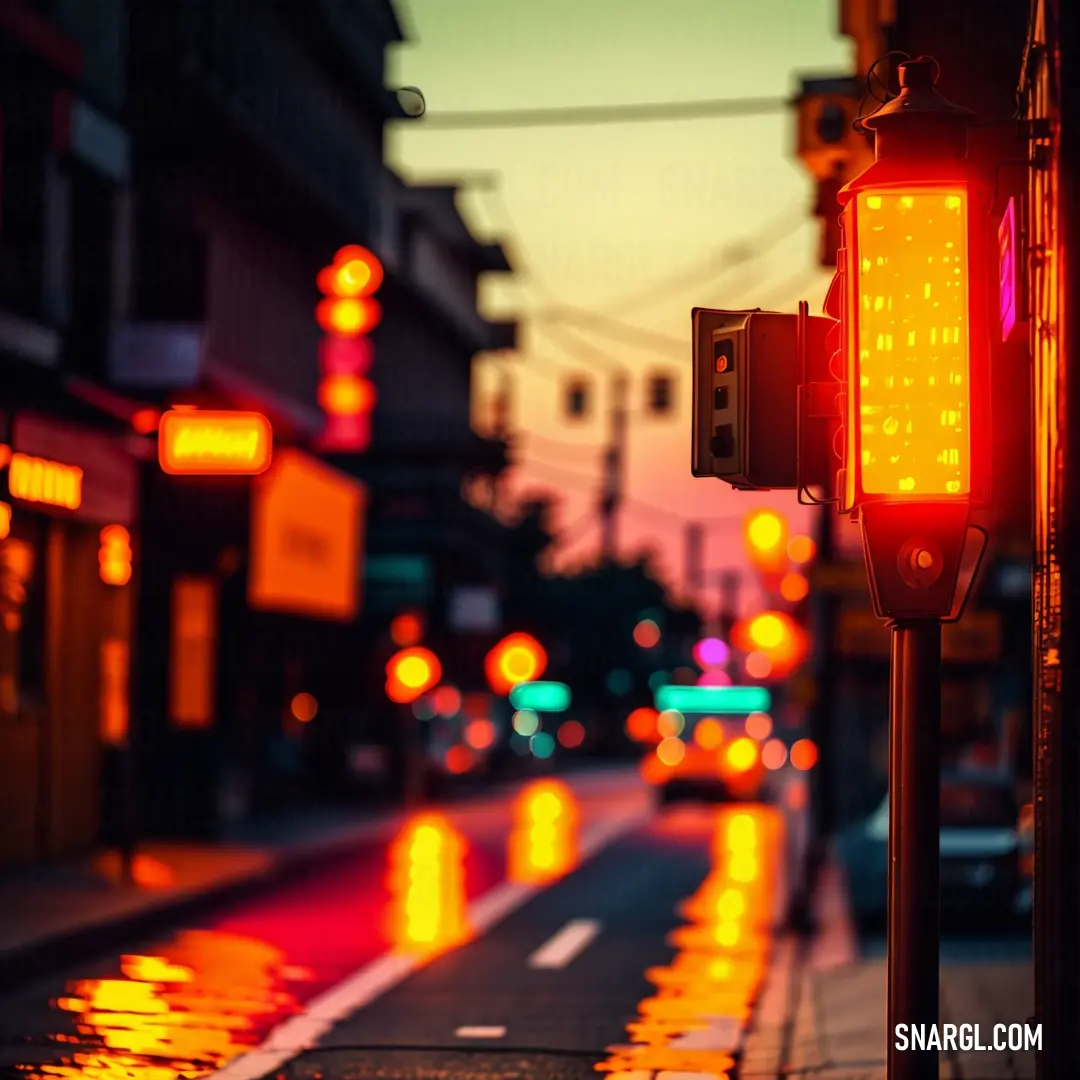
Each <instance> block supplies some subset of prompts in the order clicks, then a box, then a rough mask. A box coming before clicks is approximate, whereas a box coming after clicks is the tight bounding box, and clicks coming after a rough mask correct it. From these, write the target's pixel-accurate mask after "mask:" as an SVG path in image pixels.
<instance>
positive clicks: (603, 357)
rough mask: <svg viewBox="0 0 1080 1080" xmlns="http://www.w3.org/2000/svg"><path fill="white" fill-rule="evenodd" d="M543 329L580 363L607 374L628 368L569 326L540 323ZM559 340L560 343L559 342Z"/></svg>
mask: <svg viewBox="0 0 1080 1080" xmlns="http://www.w3.org/2000/svg"><path fill="white" fill-rule="evenodd" d="M540 329H541V330H543V331H544V332H545V333H546V334H547V335H548V337H549V338H551V339H552V341H553V342H554V343H555V344H557V345H558V346H559V348H560V349H562V350H563V352H566V353H569V354H570V355H571V356H573V357H575V358H576V359H577V360H578V361H579V362H580V363H582V364H585V365H586V366H589V367H593V368H597V369H598V370H600V371H603V372H605V373H606V374H608V375H611V374H625V373H626V372H627V371H628V368H627V366H626V365H625V364H623V363H620V362H619V361H618V360H615V359H613V358H612V357H610V356H608V355H607V353H606V352H604V350H603V349H598V348H597V347H596V346H595V345H594V344H593V343H592V342H591V341H589V340H588V339H587V338H583V337H582V336H581V335H580V333H578V332H577V331H575V330H572V329H571V328H570V327H569V326H563V325H562V324H561V323H541V324H540ZM560 342H561V343H560Z"/></svg>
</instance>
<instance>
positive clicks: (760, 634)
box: [750, 615, 786, 649]
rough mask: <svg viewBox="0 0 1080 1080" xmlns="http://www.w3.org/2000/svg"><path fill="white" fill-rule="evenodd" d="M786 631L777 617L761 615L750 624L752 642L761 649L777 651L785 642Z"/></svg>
mask: <svg viewBox="0 0 1080 1080" xmlns="http://www.w3.org/2000/svg"><path fill="white" fill-rule="evenodd" d="M785 631H786V627H785V626H784V624H783V622H782V621H781V620H780V619H779V618H778V617H777V616H776V615H759V616H758V617H757V618H756V619H754V620H753V622H751V623H750V640H751V641H752V642H753V643H754V644H755V645H756V646H757V647H758V648H759V649H775V648H776V647H777V646H778V645H779V644H781V642H783V640H784V633H785Z"/></svg>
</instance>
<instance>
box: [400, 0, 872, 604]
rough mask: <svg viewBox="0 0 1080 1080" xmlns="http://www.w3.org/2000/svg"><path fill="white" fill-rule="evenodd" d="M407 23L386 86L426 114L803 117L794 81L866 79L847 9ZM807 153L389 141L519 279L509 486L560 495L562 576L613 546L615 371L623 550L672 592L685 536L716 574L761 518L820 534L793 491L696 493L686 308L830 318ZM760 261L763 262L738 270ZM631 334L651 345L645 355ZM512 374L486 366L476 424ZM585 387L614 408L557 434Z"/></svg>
mask: <svg viewBox="0 0 1080 1080" xmlns="http://www.w3.org/2000/svg"><path fill="white" fill-rule="evenodd" d="M397 8H398V11H399V13H400V17H401V19H402V23H403V25H404V27H405V30H406V34H407V36H408V38H409V42H408V44H406V45H404V46H403V47H401V48H399V49H396V50H394V51H392V53H391V55H390V58H389V65H390V67H389V78H390V80H391V85H415V86H418V87H420V88H421V89H422V90H423V92H424V94H425V96H426V99H427V106H428V112H429V115H434V114H436V113H438V112H439V111H448V112H459V111H464V110H485V111H487V110H499V109H537V108H552V107H560V106H583V105H629V104H639V103H645V102H671V101H686V100H699V99H717V98H777V99H787V98H790V97H791V96H793V94H794V92H795V90H796V88H797V85H798V78H797V77H798V75H808V74H818V75H830V74H846V73H848V72H850V70H851V68H852V59H851V48H850V47H849V45H848V43H847V41H846V39H842V38H840V37H839V36H838V34H837V33H836V23H837V8H838V3H837V0H753V2H752V3H751V2H747V0H664V2H662V3H660V2H657V0H516V2H513V3H508V2H506V0H454V2H453V3H447V2H446V0H398V4H397ZM793 140H794V119H793V115H792V113H791V112H790V111H778V112H777V113H775V114H771V115H764V116H762V115H758V116H748V117H736V118H726V117H722V118H709V119H693V120H679V121H670V120H667V121H659V122H638V123H620V124H607V125H602V126H601V125H595V126H580V127H553V128H546V127H522V128H516V129H506V128H500V129H490V130H467V131H459V130H446V131H441V130H438V129H435V128H430V129H425V128H424V125H423V122H422V121H421V122H420V123H417V124H411V125H410V124H408V123H402V124H397V125H394V126H393V127H392V129H391V130H390V132H389V135H388V157H389V160H390V163H391V164H392V165H393V166H394V167H396V168H398V170H399V171H400V172H401V173H402V174H403V175H404V176H406V177H407V178H408V179H411V180H439V181H446V180H452V179H454V178H456V177H464V178H469V179H471V180H472V184H471V186H470V188H469V190H467V191H466V193H465V194H464V195H463V196H462V198H461V207H462V210H463V212H464V214H465V215H466V218H467V220H468V221H469V222H470V224H471V225H472V226H473V228H474V230H475V231H476V232H477V233H478V234H479V235H481V236H484V237H492V238H497V239H501V240H502V241H503V242H504V243H505V245H506V247H507V249H508V252H509V255H510V259H511V262H512V264H513V265H514V267H515V274H514V276H513V278H512V279H510V280H503V281H499V280H496V279H495V278H492V279H491V280H489V281H486V282H485V283H484V288H483V292H482V307H483V309H484V311H485V313H486V314H488V315H489V316H491V317H507V316H516V317H518V318H519V319H520V320H521V322H522V329H521V335H520V351H519V353H518V354H517V355H516V356H515V357H514V358H512V360H511V361H510V364H509V367H510V369H511V370H512V371H513V372H514V373H515V401H514V407H513V422H514V425H515V428H516V430H517V432H518V433H519V436H520V438H519V441H518V454H519V458H520V461H521V464H520V467H519V468H518V469H516V471H515V476H514V480H513V483H512V488H513V490H515V491H519V492H520V491H523V490H535V489H545V488H546V489H555V490H557V491H558V492H559V493H560V494H561V495H562V496H563V502H562V507H561V511H560V520H559V524H560V526H563V527H566V528H568V529H569V530H570V535H571V537H572V538H576V539H572V540H571V541H570V542H568V543H567V544H566V546H565V549H564V550H563V551H562V557H563V559H564V560H566V561H567V562H569V563H574V562H578V561H582V560H584V559H587V558H588V557H589V556H590V555H592V554H593V553H595V551H596V548H597V544H598V540H599V528H598V527H597V526H596V524H593V523H591V522H590V520H589V515H590V514H591V513H592V510H593V507H594V506H595V502H596V499H597V492H598V490H599V487H600V480H601V452H602V446H603V442H604V440H605V438H606V436H607V417H606V413H607V408H608V403H609V400H610V395H609V394H608V393H607V392H606V391H607V385H608V381H609V379H610V372H611V371H612V370H613V369H614V367H615V366H616V365H624V366H625V368H627V369H628V370H629V372H630V377H631V398H630V404H631V425H630V436H629V453H628V461H627V496H628V501H627V504H626V506H625V508H624V511H623V515H622V523H621V528H620V549H621V553H622V554H624V555H630V554H633V553H634V552H636V551H638V550H641V549H642V548H647V547H651V548H656V549H657V550H658V552H659V556H660V561H661V565H662V567H663V569H664V571H665V573H666V574H667V575H668V576H669V578H670V579H671V580H672V581H673V582H678V581H679V580H680V578H681V574H682V561H683V560H682V551H683V530H684V524H685V522H687V521H691V520H702V521H705V522H706V523H707V524H708V526H709V531H708V541H707V548H706V565H707V566H708V567H709V568H710V569H717V570H719V569H721V568H725V567H729V566H741V565H743V561H744V560H743V552H742V538H741V522H742V519H743V517H744V516H745V514H746V513H747V511H748V509H750V508H752V507H753V506H755V505H758V504H760V503H769V504H771V505H775V506H776V507H778V508H781V509H783V510H784V511H785V512H787V513H788V514H789V517H790V520H791V521H792V525H793V528H795V529H800V528H803V529H805V528H808V527H809V517H808V513H809V511H807V510H806V509H803V508H801V507H799V506H798V505H797V504H796V503H795V499H794V496H793V495H792V496H788V495H786V494H784V493H774V494H772V495H760V496H758V495H751V494H740V493H735V492H732V491H731V490H730V489H729V488H728V487H727V486H726V485H724V484H722V483H721V482H720V481H716V480H695V479H693V478H692V477H691V476H690V383H689V374H690V357H691V351H690V333H689V331H690V309H691V308H692V307H693V306H695V305H698V306H709V307H723V308H740V307H752V306H758V305H760V306H762V307H768V308H773V309H776V310H792V311H793V310H794V309H795V305H796V303H797V301H798V300H799V299H806V300H809V301H810V304H811V310H812V311H816V310H819V309H820V306H821V302H822V299H823V298H824V294H825V288H826V286H827V284H828V279H829V275H828V273H827V272H824V271H821V270H819V269H817V267H816V256H817V243H818V233H817V225H816V222H814V220H813V219H812V218H811V216H810V213H809V207H810V206H811V205H812V201H813V192H812V190H811V184H810V182H809V179H808V177H807V175H806V173H805V172H804V171H803V169H802V167H801V166H800V165H799V163H798V162H797V161H796V160H795V158H794V155H793V152H792V147H793ZM492 174H494V176H492ZM485 178H486V182H485ZM492 180H494V183H493V182H492ZM759 237H761V238H765V239H758V238H759ZM744 243H748V244H749V245H750V246H751V247H752V248H753V249H754V250H755V251H757V252H758V253H759V254H758V256H757V257H756V258H753V259H751V260H745V259H744V260H738V259H734V260H733V259H732V256H731V252H732V248H733V247H734V246H735V245H740V244H744ZM695 268H697V271H698V272H697V273H695ZM561 307H572V308H575V309H584V310H585V311H586V312H588V313H590V314H591V315H600V316H603V317H605V318H607V319H609V320H615V321H616V323H618V324H624V325H623V326H621V327H620V326H618V325H616V326H614V327H612V326H610V325H608V324H605V326H604V332H603V333H601V332H599V331H598V330H597V329H596V327H595V325H593V326H592V328H588V327H585V326H583V325H581V324H580V322H578V323H576V324H574V325H571V324H569V323H562V324H559V323H555V324H553V323H552V322H551V319H550V317H548V318H545V312H546V311H549V310H550V309H552V308H561ZM553 325H554V329H553ZM560 325H562V326H565V327H570V329H564V330H560V329H559V326H560ZM626 327H631V328H634V327H636V328H639V329H640V330H642V331H643V332H644V333H643V336H642V339H641V341H640V343H637V344H635V343H634V342H635V340H636V336H635V335H634V334H633V333H632V332H631V333H629V334H627V333H626ZM627 337H629V339H630V340H629V342H628V341H627V340H626V338H627ZM583 341H584V344H582V342H583ZM505 366H506V364H505V363H504V364H503V367H505ZM498 370H499V366H498V364H496V363H494V362H491V361H485V362H482V363H480V364H479V365H478V369H477V377H476V380H475V381H476V415H477V421H478V424H479V425H481V426H482V425H483V423H484V420H485V414H486V410H487V409H488V407H489V403H490V400H491V394H492V391H493V388H494V386H495V385H496V381H497V372H498ZM653 370H666V371H673V372H676V373H677V374H678V378H679V384H678V388H677V395H678V410H677V414H676V416H675V418H674V419H670V420H667V421H663V420H656V419H651V418H648V417H647V416H645V415H644V401H645V379H646V377H647V375H648V374H649V373H650V372H651V371H653ZM573 372H580V373H583V374H587V375H592V376H593V377H594V378H595V379H597V380H599V385H600V387H601V390H602V391H603V393H602V396H601V398H600V400H599V406H600V412H599V413H598V414H594V416H593V418H592V419H591V420H590V421H588V422H586V423H584V424H581V425H575V426H570V425H569V424H568V423H567V422H566V421H565V420H564V419H563V418H562V417H561V416H560V406H561V387H562V385H563V383H564V381H565V379H566V377H567V376H568V375H569V374H570V373H573ZM594 516H595V515H594ZM747 599H748V600H749V601H751V602H752V596H748V597H747Z"/></svg>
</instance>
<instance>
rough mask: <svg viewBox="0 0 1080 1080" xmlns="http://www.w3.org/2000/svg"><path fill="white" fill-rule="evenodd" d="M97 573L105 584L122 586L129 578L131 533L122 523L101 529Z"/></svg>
mask: <svg viewBox="0 0 1080 1080" xmlns="http://www.w3.org/2000/svg"><path fill="white" fill-rule="evenodd" d="M100 541H101V545H100V547H99V548H98V573H99V575H100V577H101V580H102V581H103V582H105V584H106V585H115V586H122V585H126V584H127V583H128V582H129V581H130V580H131V534H130V533H129V532H128V531H127V529H125V528H124V526H123V525H106V526H105V528H104V529H102V530H101V535H100Z"/></svg>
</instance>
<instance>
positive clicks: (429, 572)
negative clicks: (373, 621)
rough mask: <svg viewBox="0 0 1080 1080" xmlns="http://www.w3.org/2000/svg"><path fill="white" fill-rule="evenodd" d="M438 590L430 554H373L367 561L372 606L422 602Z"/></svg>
mask: <svg viewBox="0 0 1080 1080" xmlns="http://www.w3.org/2000/svg"><path fill="white" fill-rule="evenodd" d="M433 591H434V570H433V567H432V564H431V559H430V558H428V557H427V556H426V555H369V556H368V557H367V560H366V562H365V565H364V596H365V598H366V604H367V607H368V609H369V610H378V611H386V610H388V609H393V608H397V607H401V606H404V605H407V604H414V605H417V606H422V605H424V604H426V603H427V602H428V601H429V600H430V599H431V596H432V592H433Z"/></svg>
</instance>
